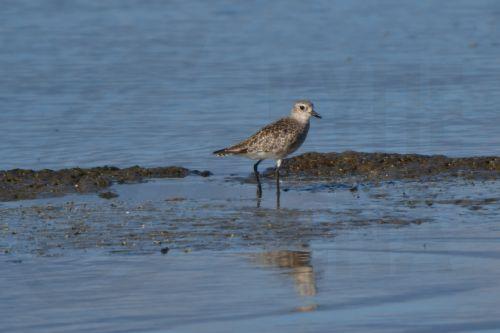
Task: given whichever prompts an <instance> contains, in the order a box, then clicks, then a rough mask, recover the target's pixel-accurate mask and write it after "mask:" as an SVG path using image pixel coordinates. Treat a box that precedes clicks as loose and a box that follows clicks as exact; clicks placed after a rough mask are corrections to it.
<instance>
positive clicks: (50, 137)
mask: <svg viewBox="0 0 500 333" xmlns="http://www.w3.org/2000/svg"><path fill="white" fill-rule="evenodd" d="M499 19H500V3H499V2H498V1H494V0H492V1H485V0H481V1H475V0H474V1H472V0H470V1H453V2H442V1H437V0H436V1H413V2H407V3H405V4H401V2H400V1H396V0H394V1H374V2H370V3H366V2H364V1H347V0H343V1H336V2H334V3H332V2H331V1H326V0H325V1H315V2H314V3H312V4H310V3H307V2H301V1H273V2H272V3H269V2H267V1H257V2H246V1H240V2H237V3H234V2H230V1H210V2H206V1H189V2H186V1H147V2H144V1H131V0H128V1H123V0H114V1H104V2H103V1H86V0H85V1H83V0H82V1H71V2H61V1H42V2H37V1H30V0H19V1H4V2H2V9H1V10H0V46H1V47H0V69H1V75H0V133H1V139H0V169H9V168H16V167H23V168H45V167H48V168H62V167H70V166H94V165H103V164H115V165H119V166H127V165H135V164H140V165H146V166H152V165H169V164H179V165H183V166H187V167H192V168H208V169H212V170H213V171H216V172H219V173H222V174H224V173H227V172H229V171H231V172H234V171H237V172H247V171H248V162H246V161H244V160H241V159H228V160H225V161H221V160H219V159H216V158H214V157H212V156H211V155H210V152H211V151H213V150H215V149H217V148H221V147H223V146H226V145H228V144H230V143H234V142H235V141H238V140H239V139H243V138H244V137H246V136H247V135H249V134H251V133H253V132H254V131H255V130H256V129H258V128H259V127H260V126H262V125H264V124H266V123H268V122H270V121H273V120H275V119H277V118H279V117H281V116H284V115H286V114H287V113H288V112H289V109H290V107H291V104H292V102H293V100H295V99H298V98H309V99H312V100H313V101H314V102H315V105H316V107H317V110H318V111H319V112H320V113H321V114H322V115H323V117H324V118H323V119H322V120H321V121H314V123H313V124H312V129H311V132H310V135H309V138H308V140H307V141H306V143H305V144H304V146H303V147H302V148H301V150H300V151H299V152H298V153H300V152H304V151H311V150H316V151H343V150H348V149H352V150H362V151H388V152H401V153H406V152H414V153H429V154H434V153H435V154H448V155H452V156H463V155H483V154H492V155H498V154H500V135H498V133H500V111H499V107H498V105H499V104H500V89H498V87H499V83H500V57H498V55H499V54H500V42H499V41H500V27H499V22H500V20H499Z"/></svg>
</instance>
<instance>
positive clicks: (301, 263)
mask: <svg viewBox="0 0 500 333" xmlns="http://www.w3.org/2000/svg"><path fill="white" fill-rule="evenodd" d="M252 259H253V261H254V262H255V263H257V264H259V265H261V266H264V267H276V268H280V269H284V270H286V272H287V276H290V277H291V278H292V280H293V283H294V286H295V291H296V292H297V294H298V295H299V296H315V295H316V293H317V289H316V277H315V274H314V268H313V265H312V263H311V252H310V251H290V250H277V251H270V252H262V253H257V254H255V255H252Z"/></svg>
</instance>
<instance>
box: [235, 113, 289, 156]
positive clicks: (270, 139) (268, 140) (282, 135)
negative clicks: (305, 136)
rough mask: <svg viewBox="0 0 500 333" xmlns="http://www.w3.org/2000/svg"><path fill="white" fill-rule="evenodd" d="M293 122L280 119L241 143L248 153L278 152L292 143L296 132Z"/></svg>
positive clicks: (287, 119)
mask: <svg viewBox="0 0 500 333" xmlns="http://www.w3.org/2000/svg"><path fill="white" fill-rule="evenodd" d="M297 127H298V126H297V124H296V123H295V121H294V120H291V119H289V118H282V119H280V120H278V121H276V122H274V123H272V124H269V125H267V126H265V127H263V128H262V129H261V130H260V131H258V132H257V133H255V134H254V135H252V136H251V137H249V138H248V139H247V140H245V141H243V142H242V144H243V145H244V146H245V147H246V148H247V149H248V151H265V152H271V151H280V150H284V149H286V147H287V146H288V145H290V144H291V143H293V141H294V138H295V136H296V132H297V130H298V128H297Z"/></svg>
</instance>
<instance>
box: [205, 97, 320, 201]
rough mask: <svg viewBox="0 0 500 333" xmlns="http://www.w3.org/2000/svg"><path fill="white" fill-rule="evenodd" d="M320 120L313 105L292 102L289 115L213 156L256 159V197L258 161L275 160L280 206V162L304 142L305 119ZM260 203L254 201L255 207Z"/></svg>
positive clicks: (258, 185)
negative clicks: (236, 156)
mask: <svg viewBox="0 0 500 333" xmlns="http://www.w3.org/2000/svg"><path fill="white" fill-rule="evenodd" d="M311 116H312V117H316V118H321V116H320V115H319V114H317V113H316V112H315V111H314V105H313V103H312V102H310V101H308V100H300V101H296V102H295V104H294V105H293V108H292V112H291V114H290V116H288V117H285V118H282V119H280V120H278V121H276V122H274V123H272V124H270V125H267V126H265V127H263V128H262V129H261V130H260V131H258V132H257V133H255V134H254V135H252V136H251V137H249V138H248V139H246V140H244V141H241V142H240V143H237V144H235V145H233V146H230V147H228V148H224V149H220V150H216V151H214V154H215V155H217V156H225V155H240V156H245V157H248V158H251V159H253V160H257V162H256V163H255V164H254V166H253V170H254V173H255V179H256V180H257V198H258V199H260V198H261V196H262V186H261V184H260V178H259V170H258V166H259V163H260V162H262V160H266V159H274V160H276V171H275V173H276V207H277V208H279V206H280V204H279V202H280V199H279V198H280V180H279V177H280V174H279V170H280V166H281V160H282V159H283V158H285V157H287V156H288V155H290V154H291V153H293V152H294V151H296V150H297V149H299V147H300V146H301V145H302V143H304V141H305V139H306V137H307V132H308V131H309V119H310V118H311ZM259 205H260V201H257V207H259Z"/></svg>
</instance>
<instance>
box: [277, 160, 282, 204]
mask: <svg viewBox="0 0 500 333" xmlns="http://www.w3.org/2000/svg"><path fill="white" fill-rule="evenodd" d="M280 167H281V160H277V161H276V208H277V209H279V208H280V194H281V193H280Z"/></svg>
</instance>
